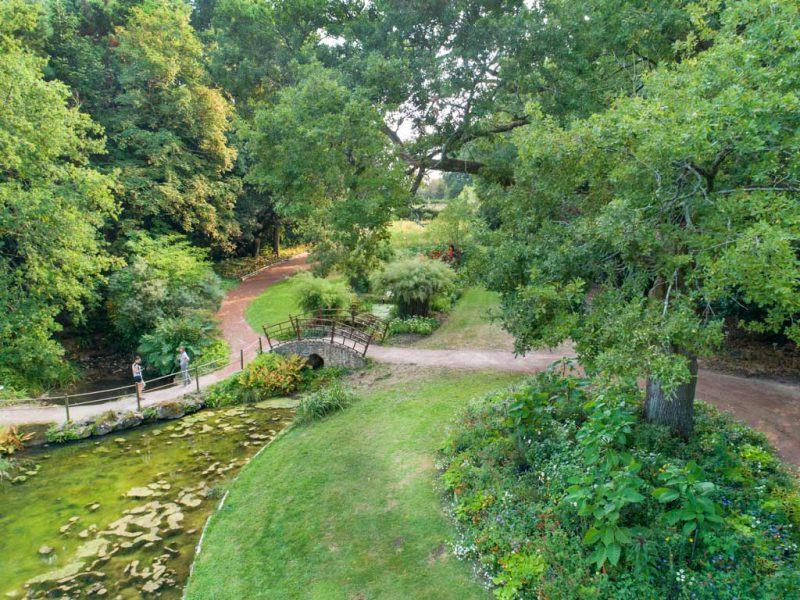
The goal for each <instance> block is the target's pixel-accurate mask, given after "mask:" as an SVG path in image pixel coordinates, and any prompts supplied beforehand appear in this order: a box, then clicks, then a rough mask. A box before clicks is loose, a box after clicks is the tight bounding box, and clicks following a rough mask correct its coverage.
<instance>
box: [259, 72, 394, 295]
mask: <svg viewBox="0 0 800 600" xmlns="http://www.w3.org/2000/svg"><path fill="white" fill-rule="evenodd" d="M381 124H382V121H381V115H380V113H379V112H378V111H376V110H375V109H374V108H373V107H372V106H371V105H370V104H369V102H368V101H366V100H365V99H364V98H363V97H361V96H360V95H358V94H357V93H354V92H353V91H352V90H349V89H348V88H347V87H345V86H344V85H343V84H342V83H341V82H339V81H338V80H337V78H336V75H335V73H332V72H331V71H329V70H327V69H324V68H323V67H321V66H319V65H310V66H308V67H307V68H305V69H303V70H302V71H301V73H300V77H299V81H298V83H297V84H296V85H294V86H291V87H287V88H284V89H283V90H282V91H281V92H280V93H279V94H278V96H277V100H276V101H274V102H271V103H265V104H264V105H263V106H262V108H260V109H259V110H257V112H256V116H255V119H254V123H253V127H252V131H251V133H250V143H249V148H248V152H249V155H250V157H251V160H252V161H253V164H252V169H251V170H250V174H249V178H250V180H251V181H252V182H253V183H254V184H256V185H258V186H259V187H260V188H262V189H263V190H265V191H268V192H269V193H270V194H271V195H272V196H273V197H274V199H275V202H276V208H277V210H278V211H279V212H280V214H281V215H284V216H286V217H288V218H291V219H293V220H295V221H297V222H300V223H302V224H303V226H304V227H305V228H306V230H307V231H309V232H310V233H312V234H313V235H314V237H315V238H316V239H317V240H318V244H317V247H316V249H315V255H316V257H317V259H318V260H319V262H320V268H321V270H323V271H327V270H329V269H331V268H333V267H334V266H337V267H340V268H342V269H343V270H344V272H345V273H346V274H347V275H348V276H349V277H350V278H351V282H352V283H353V284H354V285H364V283H365V281H366V278H367V276H368V274H369V272H370V270H371V269H372V268H374V267H375V266H376V264H377V263H376V260H377V257H378V256H379V255H380V253H381V249H382V248H383V247H384V246H385V244H386V241H387V239H388V232H387V227H386V226H387V223H388V221H389V220H390V219H391V218H392V215H393V214H394V211H395V209H396V207H397V206H398V205H400V204H401V203H402V201H403V199H404V197H405V194H404V187H403V183H404V175H403V165H402V164H401V163H400V162H399V161H398V160H397V159H396V158H395V157H394V155H393V153H392V152H391V151H390V148H389V147H388V146H389V145H388V142H387V140H386V138H385V137H384V136H383V134H382V133H381Z"/></svg>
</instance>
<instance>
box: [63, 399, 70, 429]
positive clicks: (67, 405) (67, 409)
mask: <svg viewBox="0 0 800 600" xmlns="http://www.w3.org/2000/svg"><path fill="white" fill-rule="evenodd" d="M64 409H65V410H66V411H67V423H69V396H66V397H65V398H64Z"/></svg>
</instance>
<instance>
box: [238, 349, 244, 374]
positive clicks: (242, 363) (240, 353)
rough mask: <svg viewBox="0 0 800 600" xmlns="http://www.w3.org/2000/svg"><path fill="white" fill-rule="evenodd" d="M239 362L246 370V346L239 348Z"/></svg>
mask: <svg viewBox="0 0 800 600" xmlns="http://www.w3.org/2000/svg"><path fill="white" fill-rule="evenodd" d="M239 364H240V365H241V366H242V371H244V348H240V349H239Z"/></svg>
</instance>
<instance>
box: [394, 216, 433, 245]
mask: <svg viewBox="0 0 800 600" xmlns="http://www.w3.org/2000/svg"><path fill="white" fill-rule="evenodd" d="M389 233H390V234H391V244H392V247H393V248H395V249H396V250H405V249H408V248H416V247H419V246H424V245H426V244H429V243H431V239H430V232H429V231H428V229H427V228H426V227H425V226H423V225H420V224H419V223H417V222H415V221H408V220H400V221H393V222H392V224H391V225H390V226H389Z"/></svg>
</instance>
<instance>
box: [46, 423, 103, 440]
mask: <svg viewBox="0 0 800 600" xmlns="http://www.w3.org/2000/svg"><path fill="white" fill-rule="evenodd" d="M87 427H89V428H90V430H91V431H94V426H93V425H88V426H87ZM85 437H88V436H87V435H82V434H81V431H80V430H78V428H77V427H76V426H75V425H74V424H73V423H68V424H66V425H64V427H61V426H59V425H52V426H51V427H49V428H48V429H47V431H46V432H45V434H44V438H45V439H46V440H47V441H48V443H51V444H63V443H64V442H71V441H74V440H80V439H84V438H85Z"/></svg>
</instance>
